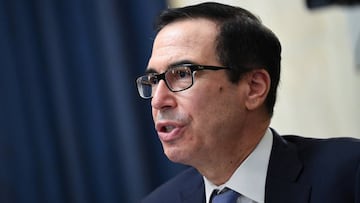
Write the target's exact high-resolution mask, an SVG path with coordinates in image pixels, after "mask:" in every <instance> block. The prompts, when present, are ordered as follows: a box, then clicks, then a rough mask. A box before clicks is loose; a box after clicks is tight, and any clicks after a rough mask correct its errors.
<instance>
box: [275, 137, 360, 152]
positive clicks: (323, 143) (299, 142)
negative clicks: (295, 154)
mask: <svg viewBox="0 0 360 203" xmlns="http://www.w3.org/2000/svg"><path fill="white" fill-rule="evenodd" d="M281 138H282V139H283V140H284V141H285V142H286V143H288V144H291V145H294V146H296V147H297V149H298V150H299V151H303V152H307V153H330V154H333V153H336V154H337V155H341V154H349V155H352V156H357V157H360V140H359V139H356V138H350V137H344V138H343V137H342V138H326V139H320V138H307V137H301V136H295V135H283V136H281ZM339 153H340V154H339Z"/></svg>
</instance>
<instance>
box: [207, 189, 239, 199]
mask: <svg viewBox="0 0 360 203" xmlns="http://www.w3.org/2000/svg"><path fill="white" fill-rule="evenodd" d="M214 192H217V190H215V191H214ZM239 197H240V194H239V193H237V192H235V191H234V190H230V189H228V188H225V189H224V190H222V191H221V192H220V193H219V194H217V195H216V194H215V195H214V196H213V198H212V201H211V203H236V201H237V199H238V198H239Z"/></svg>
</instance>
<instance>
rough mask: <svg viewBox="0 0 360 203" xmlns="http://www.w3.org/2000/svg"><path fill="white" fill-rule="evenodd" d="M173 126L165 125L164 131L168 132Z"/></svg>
mask: <svg viewBox="0 0 360 203" xmlns="http://www.w3.org/2000/svg"><path fill="white" fill-rule="evenodd" d="M174 128H175V127H174V126H165V131H166V132H170V131H172V130H173V129H174Z"/></svg>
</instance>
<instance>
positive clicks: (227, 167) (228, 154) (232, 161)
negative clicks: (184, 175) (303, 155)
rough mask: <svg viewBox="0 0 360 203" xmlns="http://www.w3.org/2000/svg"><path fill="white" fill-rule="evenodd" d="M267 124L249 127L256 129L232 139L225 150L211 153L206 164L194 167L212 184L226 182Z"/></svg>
mask: <svg viewBox="0 0 360 203" xmlns="http://www.w3.org/2000/svg"><path fill="white" fill-rule="evenodd" d="M268 126H269V122H264V123H263V125H260V126H257V128H250V129H256V131H251V132H245V133H244V134H243V135H242V136H237V137H238V138H239V139H237V140H236V141H234V140H232V141H231V142H230V144H229V145H228V146H224V148H225V150H222V151H221V152H219V153H216V154H212V155H211V157H210V158H209V159H210V160H208V162H207V163H206V164H204V163H202V164H199V165H198V166H200V167H196V166H195V167H196V168H197V169H198V170H199V172H200V173H201V174H202V175H203V176H205V177H206V178H207V179H208V180H209V181H210V182H212V183H213V184H215V185H217V186H219V185H222V184H224V183H226V182H227V181H228V180H229V179H230V178H231V176H232V175H233V173H234V172H235V171H236V169H237V168H238V167H239V166H240V165H241V164H242V163H243V162H244V160H245V159H246V158H247V157H248V156H249V155H250V154H251V152H252V151H253V150H254V149H255V148H256V146H257V145H258V143H259V142H260V141H261V139H262V137H263V136H264V134H265V132H266V129H267V128H268Z"/></svg>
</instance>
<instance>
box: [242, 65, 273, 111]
mask: <svg viewBox="0 0 360 203" xmlns="http://www.w3.org/2000/svg"><path fill="white" fill-rule="evenodd" d="M247 82H248V85H249V91H248V93H247V100H246V102H245V105H246V108H247V109H248V110H254V109H256V108H258V107H260V106H261V105H263V104H264V102H265V100H266V97H267V95H268V93H269V90H270V83H271V79H270V75H269V73H268V72H267V71H266V70H264V69H256V70H253V71H251V72H250V73H248V75H247Z"/></svg>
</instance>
